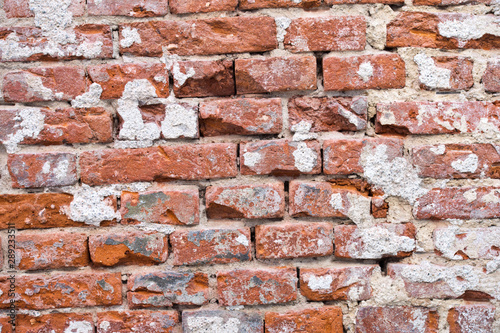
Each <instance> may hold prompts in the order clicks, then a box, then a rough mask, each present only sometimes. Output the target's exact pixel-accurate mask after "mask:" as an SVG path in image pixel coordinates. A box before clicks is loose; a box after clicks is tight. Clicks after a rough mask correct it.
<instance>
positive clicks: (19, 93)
mask: <svg viewBox="0 0 500 333" xmlns="http://www.w3.org/2000/svg"><path fill="white" fill-rule="evenodd" d="M0 34H1V31H0ZM86 90H87V82H86V80H85V70H84V69H83V67H77V66H59V67H36V68H30V69H26V70H20V71H15V72H9V73H7V74H5V76H4V77H3V96H4V99H5V101H6V102H21V103H30V102H40V101H68V100H72V99H74V98H75V97H76V96H78V95H81V94H83V93H85V91H86Z"/></svg>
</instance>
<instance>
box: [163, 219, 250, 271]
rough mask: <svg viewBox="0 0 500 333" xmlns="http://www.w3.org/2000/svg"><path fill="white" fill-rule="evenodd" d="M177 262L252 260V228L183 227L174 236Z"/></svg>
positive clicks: (173, 248)
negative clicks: (189, 228) (187, 228)
mask: <svg viewBox="0 0 500 333" xmlns="http://www.w3.org/2000/svg"><path fill="white" fill-rule="evenodd" d="M170 245H171V247H172V256H173V264H174V265H207V264H209V265H212V264H227V263H231V262H239V261H248V260H251V259H252V253H251V236H250V229H249V228H242V229H204V230H192V231H187V230H180V231H175V232H173V233H172V234H171V235H170Z"/></svg>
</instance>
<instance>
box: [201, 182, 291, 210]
mask: <svg viewBox="0 0 500 333" xmlns="http://www.w3.org/2000/svg"><path fill="white" fill-rule="evenodd" d="M205 199H206V200H205V201H206V206H207V216H208V218H212V219H217V218H218V219H224V218H247V219H263V218H268V219H269V218H279V217H283V215H284V213H285V191H284V184H283V183H269V184H265V185H239V186H209V187H207V191H206V195H205Z"/></svg>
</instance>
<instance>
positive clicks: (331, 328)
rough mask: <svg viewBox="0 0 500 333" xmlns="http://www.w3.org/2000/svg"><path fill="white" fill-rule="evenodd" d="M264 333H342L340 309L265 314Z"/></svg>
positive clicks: (326, 308) (326, 307) (327, 308)
mask: <svg viewBox="0 0 500 333" xmlns="http://www.w3.org/2000/svg"><path fill="white" fill-rule="evenodd" d="M265 321H266V333H281V332H305V333H307V332H316V333H342V332H344V326H343V325H342V309H341V308H340V307H338V306H325V307H321V308H315V309H302V310H296V311H287V312H285V313H279V312H266V317H265Z"/></svg>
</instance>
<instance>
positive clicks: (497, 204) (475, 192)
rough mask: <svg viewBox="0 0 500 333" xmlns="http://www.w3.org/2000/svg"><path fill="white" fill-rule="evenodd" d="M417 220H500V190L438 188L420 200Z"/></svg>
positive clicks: (488, 188)
mask: <svg viewBox="0 0 500 333" xmlns="http://www.w3.org/2000/svg"><path fill="white" fill-rule="evenodd" d="M413 215H414V216H415V218H417V219H425V220H445V219H491V218H498V217H500V188H498V187H460V188H458V187H449V188H435V189H432V190H430V191H429V192H428V193H427V194H426V195H424V196H422V197H420V198H418V199H417V202H416V203H415V206H414V208H413Z"/></svg>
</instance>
